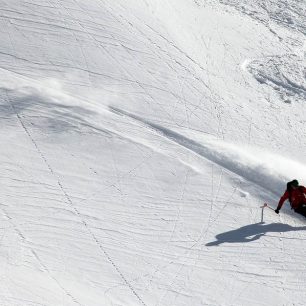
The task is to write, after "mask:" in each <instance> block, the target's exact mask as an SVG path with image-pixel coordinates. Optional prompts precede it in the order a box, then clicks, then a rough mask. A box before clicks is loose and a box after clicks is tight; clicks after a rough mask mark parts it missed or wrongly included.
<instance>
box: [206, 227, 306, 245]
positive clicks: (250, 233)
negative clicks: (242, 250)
mask: <svg viewBox="0 0 306 306" xmlns="http://www.w3.org/2000/svg"><path fill="white" fill-rule="evenodd" d="M301 230H306V226H297V227H293V226H291V225H288V224H283V223H271V224H265V223H263V222H260V223H255V224H250V225H246V226H242V227H240V228H238V229H235V230H232V231H228V232H225V233H221V234H218V235H216V239H217V240H216V241H212V242H209V243H207V244H206V246H214V245H219V244H221V243H225V242H227V243H241V242H251V241H254V240H257V239H259V238H260V237H262V236H264V235H266V233H280V232H293V231H301Z"/></svg>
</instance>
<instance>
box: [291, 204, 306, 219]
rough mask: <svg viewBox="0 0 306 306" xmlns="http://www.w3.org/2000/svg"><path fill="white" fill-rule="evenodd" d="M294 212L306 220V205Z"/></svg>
mask: <svg viewBox="0 0 306 306" xmlns="http://www.w3.org/2000/svg"><path fill="white" fill-rule="evenodd" d="M294 211H295V212H296V213H298V214H300V215H302V216H304V217H305V218H306V204H303V205H301V206H300V207H298V208H296V209H295V210H294Z"/></svg>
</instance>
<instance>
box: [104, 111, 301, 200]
mask: <svg viewBox="0 0 306 306" xmlns="http://www.w3.org/2000/svg"><path fill="white" fill-rule="evenodd" d="M110 110H111V111H112V112H114V113H115V114H119V115H123V116H126V117H128V118H131V119H133V120H136V121H138V122H141V123H143V124H144V125H145V126H146V127H147V128H151V129H154V130H155V131H156V132H158V133H159V134H160V135H162V136H163V137H166V138H168V139H169V140H171V141H173V142H175V143H177V144H178V145H180V146H183V147H185V148H186V149H188V150H191V151H193V152H195V153H196V154H198V155H200V156H202V157H204V158H206V159H208V160H210V161H212V162H214V163H215V164H217V165H219V166H221V167H223V168H224V169H226V170H229V171H231V172H233V173H235V174H237V175H239V176H241V177H242V178H244V179H246V180H248V181H250V182H252V183H256V184H257V185H258V186H260V187H263V188H264V189H266V190H269V191H270V192H272V193H274V194H276V195H277V194H278V193H279V190H281V189H282V188H283V184H284V183H283V182H284V181H288V180H290V178H291V177H294V176H297V177H299V178H300V180H301V183H304V182H306V175H305V173H306V167H305V166H304V165H303V164H299V163H297V162H294V161H291V160H290V159H286V158H284V157H282V156H278V155H276V154H271V153H269V152H265V151H263V150H260V149H259V148H257V149H256V148H252V147H246V146H245V147H244V146H239V147H238V146H237V145H233V144H230V143H226V142H224V141H222V140H218V139H213V138H208V136H205V137H203V139H202V142H197V141H194V140H192V139H190V138H188V137H185V136H184V135H182V134H179V133H177V132H174V131H172V130H170V129H167V128H165V127H163V126H161V125H158V124H155V123H152V122H150V121H148V120H146V119H144V118H141V117H139V116H137V115H134V114H131V113H129V112H126V111H124V110H121V109H118V108H115V107H110ZM205 138H206V139H205ZM254 152H256V153H257V154H256V156H255V155H254ZM304 184H305V183H304Z"/></svg>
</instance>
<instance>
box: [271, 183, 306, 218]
mask: <svg viewBox="0 0 306 306" xmlns="http://www.w3.org/2000/svg"><path fill="white" fill-rule="evenodd" d="M286 200H289V203H290V205H291V209H293V210H294V211H295V212H296V213H298V214H301V215H303V216H304V217H306V188H305V187H304V186H300V185H299V182H298V181H297V180H293V181H291V182H288V183H287V190H286V191H285V193H284V194H283V195H282V197H281V198H280V200H279V202H278V205H277V208H276V209H275V212H276V213H277V214H279V211H280V209H281V208H282V206H283V204H284V202H285V201H286Z"/></svg>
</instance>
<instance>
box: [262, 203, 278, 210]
mask: <svg viewBox="0 0 306 306" xmlns="http://www.w3.org/2000/svg"><path fill="white" fill-rule="evenodd" d="M260 207H261V208H265V207H268V208H269V209H271V210H273V211H275V209H274V208H272V207H271V206H269V205H268V204H267V203H264V205H263V206H260Z"/></svg>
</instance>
